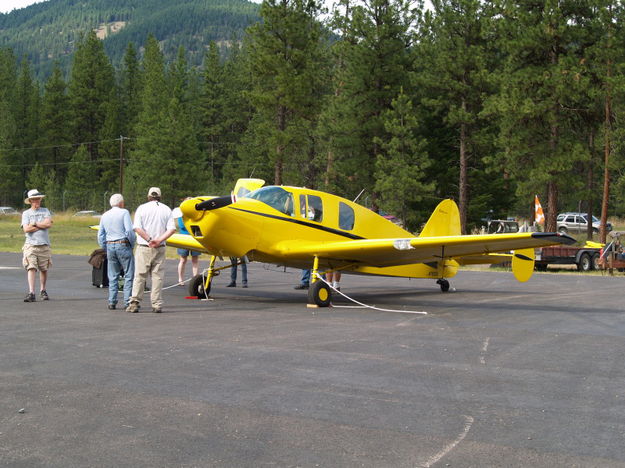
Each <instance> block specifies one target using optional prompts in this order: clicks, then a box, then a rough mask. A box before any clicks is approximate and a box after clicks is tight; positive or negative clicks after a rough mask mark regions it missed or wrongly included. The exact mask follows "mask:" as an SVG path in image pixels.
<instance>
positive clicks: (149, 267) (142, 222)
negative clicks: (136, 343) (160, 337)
mask: <svg viewBox="0 0 625 468" xmlns="http://www.w3.org/2000/svg"><path fill="white" fill-rule="evenodd" d="M133 227H134V231H135V232H136V233H137V250H136V251H135V277H134V280H133V283H132V296H130V304H129V305H128V307H127V308H126V312H130V313H136V312H139V308H140V306H141V299H142V298H143V291H144V290H145V283H146V280H147V277H148V274H149V275H151V278H152V291H151V294H150V300H151V302H152V312H155V313H157V314H158V313H161V312H162V311H163V280H164V279H165V270H164V268H165V265H164V263H165V249H166V247H165V241H166V240H167V239H169V237H170V236H171V235H172V234H173V233H174V232H176V225H175V223H174V219H173V218H172V216H171V209H170V208H169V207H168V206H167V205H165V204H163V203H161V189H160V188H158V187H151V188H150V190H148V202H147V203H144V204H143V205H140V206H139V208H137V211H136V212H135V221H134V224H133Z"/></svg>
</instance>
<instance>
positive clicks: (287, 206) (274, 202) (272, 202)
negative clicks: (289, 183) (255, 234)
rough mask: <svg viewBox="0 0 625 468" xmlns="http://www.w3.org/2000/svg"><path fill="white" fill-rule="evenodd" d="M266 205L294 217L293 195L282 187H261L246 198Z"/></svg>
mask: <svg viewBox="0 0 625 468" xmlns="http://www.w3.org/2000/svg"><path fill="white" fill-rule="evenodd" d="M245 198H252V199H254V200H258V201H261V202H263V203H266V204H267V205H269V206H270V207H272V208H274V209H276V210H278V211H280V212H281V213H284V214H286V215H289V216H293V194H292V193H291V192H287V191H286V190H284V189H283V188H282V187H275V186H269V187H261V188H259V189H258V190H254V191H253V192H252V193H250V194H248V195H246V196H245Z"/></svg>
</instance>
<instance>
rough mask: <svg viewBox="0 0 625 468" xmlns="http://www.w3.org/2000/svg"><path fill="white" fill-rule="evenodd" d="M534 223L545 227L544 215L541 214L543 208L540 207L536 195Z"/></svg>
mask: <svg viewBox="0 0 625 468" xmlns="http://www.w3.org/2000/svg"><path fill="white" fill-rule="evenodd" d="M534 222H535V223H536V224H540V225H542V226H544V225H545V213H543V207H542V206H541V205H540V201H539V200H538V195H534Z"/></svg>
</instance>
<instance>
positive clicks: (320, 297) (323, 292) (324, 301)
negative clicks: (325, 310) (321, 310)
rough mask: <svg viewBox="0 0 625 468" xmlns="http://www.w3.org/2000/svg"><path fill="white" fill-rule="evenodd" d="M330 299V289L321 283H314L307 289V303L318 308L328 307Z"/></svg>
mask: <svg viewBox="0 0 625 468" xmlns="http://www.w3.org/2000/svg"><path fill="white" fill-rule="evenodd" d="M331 299H332V291H331V290H330V287H329V286H328V285H327V284H325V283H324V282H323V281H315V282H314V283H311V285H310V287H309V288H308V303H309V304H317V305H318V306H319V307H328V306H329V305H330V300H331Z"/></svg>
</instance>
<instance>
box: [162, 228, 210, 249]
mask: <svg viewBox="0 0 625 468" xmlns="http://www.w3.org/2000/svg"><path fill="white" fill-rule="evenodd" d="M165 243H166V244H167V245H168V246H169V247H176V248H178V249H186V250H194V251H196V252H202V253H207V252H206V249H205V248H204V246H203V245H202V244H200V243H199V242H198V241H196V240H195V239H194V238H193V236H190V235H189V234H179V233H176V234H172V236H171V237H170V238H169V239H167V241H166V242H165Z"/></svg>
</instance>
